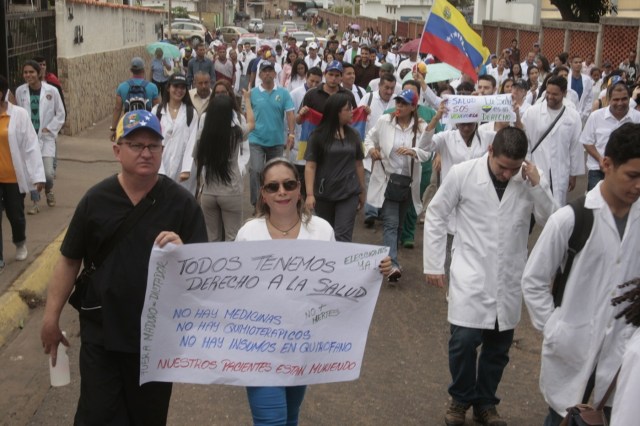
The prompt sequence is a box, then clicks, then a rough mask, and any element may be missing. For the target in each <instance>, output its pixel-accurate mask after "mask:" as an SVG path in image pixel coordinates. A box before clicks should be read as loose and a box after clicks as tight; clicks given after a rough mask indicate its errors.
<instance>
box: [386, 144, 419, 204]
mask: <svg viewBox="0 0 640 426" xmlns="http://www.w3.org/2000/svg"><path fill="white" fill-rule="evenodd" d="M416 137H417V132H414V134H413V142H412V143H411V148H415V146H416ZM414 163H415V158H413V157H411V175H410V176H407V175H403V174H400V173H391V174H390V175H389V180H388V181H387V188H386V189H385V190H384V198H385V199H387V200H389V201H396V202H398V203H402V202H403V201H407V200H409V199H411V184H412V183H413V165H414ZM380 165H381V166H382V170H384V172H385V174H386V173H387V170H386V169H385V167H384V163H383V162H382V161H380Z"/></svg>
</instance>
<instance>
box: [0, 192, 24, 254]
mask: <svg viewBox="0 0 640 426" xmlns="http://www.w3.org/2000/svg"><path fill="white" fill-rule="evenodd" d="M0 200H2V202H1V203H0V214H1V213H2V210H4V211H5V212H6V213H7V219H9V224H10V225H11V233H12V237H13V238H12V241H13V243H14V244H15V245H20V244H22V243H24V242H25V240H26V239H27V236H26V235H25V230H26V227H27V221H26V220H25V217H24V194H21V193H20V189H19V188H18V184H17V183H0ZM2 249H3V247H2V227H1V226H0V261H2V260H3V259H4V257H3V256H2Z"/></svg>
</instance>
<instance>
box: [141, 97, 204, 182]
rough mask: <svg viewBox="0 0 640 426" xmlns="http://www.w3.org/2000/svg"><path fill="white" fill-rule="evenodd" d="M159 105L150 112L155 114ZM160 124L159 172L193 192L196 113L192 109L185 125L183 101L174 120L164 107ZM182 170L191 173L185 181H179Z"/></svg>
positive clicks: (185, 113)
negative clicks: (189, 121) (189, 120)
mask: <svg viewBox="0 0 640 426" xmlns="http://www.w3.org/2000/svg"><path fill="white" fill-rule="evenodd" d="M160 107H161V105H156V106H154V107H153V109H152V110H151V113H152V114H154V115H155V114H156V112H157V110H158V108H160ZM160 126H161V127H162V134H163V135H164V141H163V145H164V150H163V152H162V165H161V167H160V171H159V173H160V174H163V175H166V176H167V177H169V178H171V179H173V180H174V181H176V182H178V183H180V185H182V186H183V187H185V188H186V189H187V190H188V191H189V192H191V193H192V194H194V193H195V189H196V179H195V166H194V161H193V150H194V147H195V144H196V136H197V134H198V113H197V112H196V111H195V110H194V111H193V119H192V120H191V125H190V126H188V127H187V106H186V105H185V104H184V103H183V104H181V105H180V110H178V115H177V116H176V119H175V121H174V120H173V119H172V118H171V114H170V113H169V111H167V108H165V109H164V110H163V111H162V117H161V119H160ZM183 172H186V173H191V175H190V176H189V179H187V180H186V181H184V182H180V173H183Z"/></svg>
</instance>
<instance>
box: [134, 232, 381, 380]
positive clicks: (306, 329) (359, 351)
mask: <svg viewBox="0 0 640 426" xmlns="http://www.w3.org/2000/svg"><path fill="white" fill-rule="evenodd" d="M388 251H389V249H388V248H387V247H379V246H371V245H363V244H351V243H336V242H322V241H309V240H286V241H284V240H280V241H256V242H233V243H206V244H188V245H183V246H174V245H169V246H167V247H165V248H163V249H159V248H157V247H156V248H154V249H153V252H152V253H151V259H150V263H149V276H148V281H147V293H146V297H145V304H144V308H143V312H142V318H141V344H140V353H141V355H140V384H143V383H146V382H151V381H161V382H183V383H199V384H209V383H224V384H230V385H239V386H291V385H303V384H313V383H328V382H339V381H348V380H355V379H357V378H358V377H359V375H360V368H361V366H362V357H363V354H364V348H365V344H366V340H367V332H368V330H369V325H370V323H371V317H372V315H373V311H374V308H375V304H376V300H377V298H378V293H379V291H380V285H381V282H382V274H380V272H379V270H378V265H379V263H380V261H381V260H382V259H383V258H384V257H385V256H386V255H387V253H388Z"/></svg>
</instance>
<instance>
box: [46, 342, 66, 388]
mask: <svg viewBox="0 0 640 426" xmlns="http://www.w3.org/2000/svg"><path fill="white" fill-rule="evenodd" d="M62 335H63V336H64V337H65V339H66V337H67V333H65V332H64V331H63V332H62ZM49 376H50V377H51V386H65V385H68V384H69V383H71V374H70V373H69V355H67V347H66V346H65V345H63V344H62V342H60V344H59V345H58V357H57V359H56V366H55V367H54V366H53V365H51V357H49Z"/></svg>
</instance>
